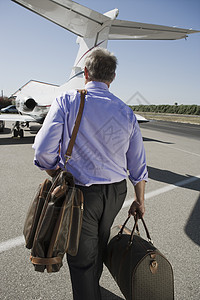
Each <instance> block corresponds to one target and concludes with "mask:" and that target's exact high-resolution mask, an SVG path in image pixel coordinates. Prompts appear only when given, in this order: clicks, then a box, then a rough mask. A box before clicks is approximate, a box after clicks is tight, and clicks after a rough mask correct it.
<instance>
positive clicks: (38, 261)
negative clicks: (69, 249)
mask: <svg viewBox="0 0 200 300" xmlns="http://www.w3.org/2000/svg"><path fill="white" fill-rule="evenodd" d="M30 260H31V262H32V264H34V265H56V264H61V263H62V258H61V257H59V256H57V257H49V258H48V257H47V258H46V257H45V258H42V257H34V256H32V255H31V256H30Z"/></svg>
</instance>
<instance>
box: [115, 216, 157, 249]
mask: <svg viewBox="0 0 200 300" xmlns="http://www.w3.org/2000/svg"><path fill="white" fill-rule="evenodd" d="M130 217H131V215H129V216H128V218H127V219H126V221H125V222H124V224H123V225H122V228H121V229H120V231H119V233H118V235H119V236H120V235H121V234H122V233H123V230H124V227H125V226H126V223H127V222H128V220H129V219H130ZM138 220H139V216H138V214H137V215H136V217H135V223H134V226H133V229H132V231H131V235H130V241H129V244H130V245H131V244H132V243H133V236H134V232H135V230H137V232H138V234H139V228H138ZM141 221H142V223H143V226H144V229H145V232H146V236H147V239H148V241H149V242H150V243H152V244H153V241H152V239H151V237H150V234H149V230H148V228H147V226H146V223H145V221H144V219H143V218H141Z"/></svg>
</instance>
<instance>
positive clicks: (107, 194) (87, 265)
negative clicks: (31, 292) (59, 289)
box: [67, 180, 127, 300]
mask: <svg viewBox="0 0 200 300" xmlns="http://www.w3.org/2000/svg"><path fill="white" fill-rule="evenodd" d="M77 187H78V188H79V189H81V190H82V192H83V195H84V213H83V224H82V231H81V237H80V243H79V250H78V253H77V255H76V256H70V255H67V261H68V265H69V270H70V276H71V282H72V290H73V299H74V300H100V299H101V293H100V287H99V279H100V277H101V274H102V271H103V255H104V252H105V248H106V245H107V242H108V238H109V234H110V228H111V226H112V224H113V221H114V219H115V217H116V215H117V214H118V212H119V210H120V209H121V207H122V205H123V203H124V200H125V197H126V192H127V187H126V180H123V181H121V182H117V183H112V184H95V185H92V186H89V187H83V186H77Z"/></svg>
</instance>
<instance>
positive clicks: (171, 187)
mask: <svg viewBox="0 0 200 300" xmlns="http://www.w3.org/2000/svg"><path fill="white" fill-rule="evenodd" d="M199 179H200V175H197V176H194V177H190V178H187V179H184V180H182V181H178V182H176V183H174V184H169V185H167V186H165V187H163V188H160V189H157V190H155V191H152V192H149V193H147V194H145V200H147V199H150V198H152V197H155V196H158V195H160V194H163V193H166V192H169V191H172V190H174V189H176V188H178V187H180V186H184V185H186V184H188V183H192V182H194V181H196V180H199ZM133 200H134V198H132V199H129V200H127V201H126V202H125V203H124V205H123V207H122V208H124V207H127V206H129V205H131V204H132V202H133Z"/></svg>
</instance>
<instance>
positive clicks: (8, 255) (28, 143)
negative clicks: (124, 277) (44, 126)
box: [0, 121, 200, 300]
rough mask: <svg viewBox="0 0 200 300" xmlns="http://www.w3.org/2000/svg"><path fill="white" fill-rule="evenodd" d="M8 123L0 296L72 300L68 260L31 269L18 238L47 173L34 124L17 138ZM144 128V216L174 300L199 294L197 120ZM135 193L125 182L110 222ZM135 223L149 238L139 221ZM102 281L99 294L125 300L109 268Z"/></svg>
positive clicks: (3, 138)
mask: <svg viewBox="0 0 200 300" xmlns="http://www.w3.org/2000/svg"><path fill="white" fill-rule="evenodd" d="M182 126H185V127H184V128H183V127H182ZM6 127H7V128H6V130H5V132H4V133H0V145H1V146H0V149H1V151H0V161H1V166H0V176H1V177H0V178H1V201H0V211H1V218H0V260H1V268H0V277H1V282H0V295H1V296H0V299H2V300H4V299H6V300H14V299H15V300H18V299H19V300H33V299H34V300H43V299H48V300H51V299H52V300H55V299H56V300H71V299H73V297H72V292H71V284H70V278H69V271H68V266H67V263H66V259H64V265H63V267H62V268H61V270H60V272H58V273H55V274H48V273H46V272H45V273H38V272H35V271H34V268H33V266H32V264H31V262H30V261H29V256H30V251H29V250H28V249H26V248H25V246H24V241H23V237H22V231H23V224H24V220H25V216H26V212H27V210H28V207H29V204H30V202H31V201H32V199H33V196H34V195H35V192H36V190H37V187H38V185H39V183H40V182H42V181H43V180H44V179H45V178H46V177H47V176H46V173H45V172H42V171H40V170H39V169H38V168H36V167H35V166H34V165H33V156H34V151H33V149H32V143H33V140H34V137H35V131H34V130H33V129H34V128H32V130H31V131H30V130H26V131H25V138H24V139H22V140H20V139H12V138H11V133H10V127H11V123H9V122H8V124H7V123H6ZM35 129H36V128H35ZM141 131H142V135H143V139H144V145H145V149H146V156H147V165H148V171H149V181H148V183H147V184H146V197H145V198H146V201H145V205H146V213H145V218H144V219H145V221H146V224H147V227H148V229H149V232H150V234H151V237H152V239H153V241H154V245H155V246H156V247H157V248H158V249H159V250H160V251H161V253H162V254H163V255H165V256H166V258H167V259H168V260H169V261H170V263H171V264H172V267H173V271H174V284H175V299H176V300H199V299H200V268H199V261H200V217H199V211H200V193H199V192H200V134H199V133H200V127H199V126H195V125H193V126H189V125H187V124H184V125H181V127H180V126H179V124H178V123H177V124H174V125H173V126H171V124H170V123H168V122H160V121H155V122H152V123H151V122H150V123H147V124H142V125H141ZM133 197H134V193H133V187H132V185H131V184H130V182H129V181H128V193H127V198H126V202H125V204H124V207H123V208H122V210H121V211H120V213H119V214H118V216H117V218H116V220H115V223H114V225H116V224H122V223H123V222H124V221H125V219H126V217H127V212H128V209H129V205H130V203H131V202H132V200H133ZM139 225H140V224H139ZM127 226H128V227H129V228H132V226H133V223H132V222H131V221H130V222H129V223H128V225H127ZM139 228H140V231H141V236H142V237H144V238H146V237H145V233H144V230H143V228H142V224H141V225H140V226H139ZM101 286H102V299H103V300H120V299H121V300H122V299H124V297H123V295H122V294H121V292H120V290H119V288H118V286H117V284H116V283H115V281H114V279H113V278H112V276H111V275H110V273H109V271H108V270H107V269H106V267H105V268H104V271H103V275H102V278H101ZM83 300H87V299H83ZM94 300H95V299H94ZM152 300H153V299H152ZM160 300H162V299H160Z"/></svg>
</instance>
